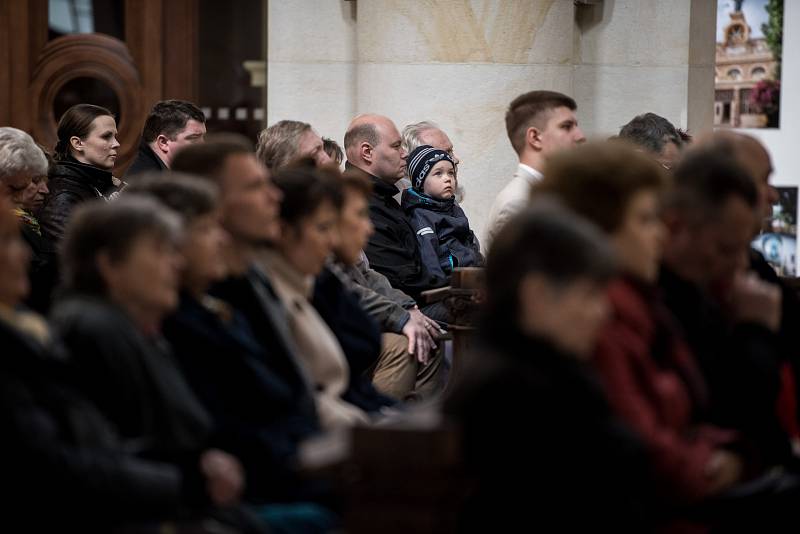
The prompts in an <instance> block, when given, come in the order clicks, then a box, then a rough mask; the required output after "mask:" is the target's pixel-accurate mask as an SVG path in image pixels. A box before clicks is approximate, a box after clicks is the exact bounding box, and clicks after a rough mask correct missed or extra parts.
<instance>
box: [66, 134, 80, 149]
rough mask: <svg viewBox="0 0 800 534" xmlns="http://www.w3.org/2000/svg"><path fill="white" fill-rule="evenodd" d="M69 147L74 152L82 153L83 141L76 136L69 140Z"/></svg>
mask: <svg viewBox="0 0 800 534" xmlns="http://www.w3.org/2000/svg"><path fill="white" fill-rule="evenodd" d="M69 145H70V146H71V147H72V149H73V150H74V151H75V152H83V141H82V140H81V138H80V137H78V136H77V135H73V136H72V137H70V138H69Z"/></svg>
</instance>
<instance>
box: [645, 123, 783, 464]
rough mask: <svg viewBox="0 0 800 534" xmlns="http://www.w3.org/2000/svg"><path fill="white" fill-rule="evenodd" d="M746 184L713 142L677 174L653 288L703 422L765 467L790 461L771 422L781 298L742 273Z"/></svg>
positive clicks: (751, 199) (752, 204) (747, 231)
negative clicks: (700, 383)
mask: <svg viewBox="0 0 800 534" xmlns="http://www.w3.org/2000/svg"><path fill="white" fill-rule="evenodd" d="M756 215H757V191H756V186H755V184H754V182H753V180H752V178H751V177H750V176H749V175H748V174H747V173H746V172H745V171H744V170H743V169H742V168H741V167H740V166H739V165H738V164H737V163H736V162H735V161H733V160H732V158H731V157H730V150H729V149H728V148H727V147H726V146H724V145H722V144H720V143H719V140H718V139H712V140H711V141H709V142H708V143H705V144H701V145H700V146H698V147H696V148H694V149H693V150H692V151H690V152H688V153H687V155H686V156H685V157H684V159H683V160H682V162H681V163H680V164H679V165H678V167H677V168H676V170H675V188H674V191H673V192H672V195H671V198H670V201H669V203H668V205H667V207H666V209H665V213H664V220H665V223H666V226H667V228H668V230H669V231H668V236H667V239H666V242H665V247H664V265H663V267H662V272H661V276H660V280H659V285H660V286H661V289H662V290H663V293H664V300H665V303H666V304H667V306H668V307H669V308H670V311H672V313H673V315H674V316H675V318H676V319H678V321H679V322H680V323H681V326H682V327H683V330H684V332H685V334H686V340H687V341H688V343H689V345H690V347H691V349H692V351H693V352H694V353H695V356H696V357H697V360H698V363H699V364H700V366H701V369H702V371H703V373H704V375H705V378H706V381H707V382H708V384H709V388H710V395H711V398H710V401H711V403H710V409H711V414H710V416H711V418H712V420H713V421H715V422H716V423H718V424H720V425H725V426H728V427H730V428H736V429H738V430H740V431H741V432H742V433H743V434H744V435H745V437H747V438H749V441H750V442H751V443H752V444H753V445H755V447H756V449H757V451H758V452H759V453H760V454H761V457H762V460H763V461H764V462H765V463H766V464H768V465H773V464H781V463H784V464H785V463H790V462H791V453H790V449H789V441H788V438H787V436H786V434H785V432H784V431H783V429H782V428H781V427H780V424H779V423H778V420H777V417H776V412H775V403H776V399H777V396H778V391H779V388H780V374H779V366H780V355H779V348H778V337H777V335H776V332H777V331H778V328H779V325H780V320H781V296H780V291H779V290H778V289H777V288H776V287H774V286H772V285H769V284H767V283H764V282H762V281H761V280H759V279H758V277H757V276H755V274H754V273H752V272H748V269H749V249H750V240H751V238H752V235H753V234H752V231H753V227H754V224H755V221H756Z"/></svg>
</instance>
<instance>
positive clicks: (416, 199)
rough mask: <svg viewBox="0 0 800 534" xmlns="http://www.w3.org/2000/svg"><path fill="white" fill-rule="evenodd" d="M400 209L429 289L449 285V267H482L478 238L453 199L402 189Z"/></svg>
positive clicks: (450, 270)
mask: <svg viewBox="0 0 800 534" xmlns="http://www.w3.org/2000/svg"><path fill="white" fill-rule="evenodd" d="M402 206H403V210H404V211H405V212H406V215H407V216H408V218H409V220H410V221H411V227H412V228H413V230H414V232H415V234H416V236H417V242H418V243H419V253H420V259H421V260H422V265H423V267H424V269H425V270H426V272H427V274H428V279H429V281H430V284H431V285H430V287H431V288H435V287H442V286H446V285H447V284H448V283H450V273H451V272H452V271H453V267H480V266H482V265H483V256H482V255H481V246H480V244H479V243H478V238H477V237H475V233H474V232H473V231H472V230H470V228H469V221H468V220H467V216H466V215H465V214H464V210H462V209H461V208H460V207H459V206H458V205H457V204H456V203H455V200H454V199H452V198H451V199H449V200H437V199H435V198H432V197H429V196H428V195H425V194H423V193H419V192H417V191H415V190H414V189H406V190H405V191H403V197H402Z"/></svg>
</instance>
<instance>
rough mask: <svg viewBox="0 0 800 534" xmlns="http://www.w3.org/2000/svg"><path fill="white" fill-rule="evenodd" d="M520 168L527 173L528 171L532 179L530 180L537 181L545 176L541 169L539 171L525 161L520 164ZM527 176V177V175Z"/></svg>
mask: <svg viewBox="0 0 800 534" xmlns="http://www.w3.org/2000/svg"><path fill="white" fill-rule="evenodd" d="M519 168H520V169H521V170H523V171H525V173H527V174H529V175H530V176H531V180H529V181H532V182H537V181H539V180H541V179H542V178H544V175H543V174H542V173H540V172H539V171H537V170H536V169H534V168H533V167H531V166H530V165H525V164H524V163H520V164H519ZM525 178H527V176H526V177H525Z"/></svg>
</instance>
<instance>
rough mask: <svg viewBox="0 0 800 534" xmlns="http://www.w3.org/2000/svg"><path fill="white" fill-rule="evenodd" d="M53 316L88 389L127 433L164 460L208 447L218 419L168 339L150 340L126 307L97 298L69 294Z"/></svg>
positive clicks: (121, 431) (124, 432) (59, 333)
mask: <svg viewBox="0 0 800 534" xmlns="http://www.w3.org/2000/svg"><path fill="white" fill-rule="evenodd" d="M51 319H52V323H53V327H54V330H55V332H56V333H57V335H58V337H59V338H60V339H62V340H63V342H64V344H65V345H66V347H67V348H68V349H69V351H70V353H71V354H72V355H73V359H74V362H75V365H76V368H77V369H78V373H79V376H80V381H79V385H80V387H81V390H82V391H83V392H85V393H86V395H87V396H88V397H89V399H90V400H91V401H92V402H93V403H94V404H95V405H96V406H98V407H99V408H100V409H101V410H102V411H103V413H104V414H105V416H106V417H107V418H108V419H110V420H111V421H112V422H113V423H114V424H115V425H116V427H117V429H118V431H119V432H120V434H121V435H122V436H123V437H124V438H126V439H130V440H134V439H135V440H140V442H141V445H142V447H143V448H145V449H148V450H152V451H154V453H156V454H159V455H165V456H164V457H168V456H170V455H173V454H174V455H182V454H184V453H185V452H186V451H197V450H201V449H203V448H205V446H206V444H207V441H208V438H209V437H210V434H211V430H212V428H211V418H210V416H209V415H208V413H207V412H206V410H205V409H204V408H203V406H202V404H201V403H200V401H199V400H198V399H197V397H195V395H194V393H193V392H192V391H191V389H190V388H189V385H188V384H187V383H186V380H185V378H184V377H183V374H182V372H181V370H180V368H179V367H178V365H177V363H176V362H175V360H174V358H173V357H172V355H171V354H170V351H169V346H168V345H167V343H166V342H165V341H164V340H163V339H160V338H158V337H151V338H147V337H145V336H144V335H143V334H142V333H141V332H140V331H139V329H138V328H137V327H136V326H135V325H134V323H133V322H132V321H131V320H130V319H129V318H128V316H127V315H126V314H125V313H124V312H123V311H122V310H121V309H120V308H118V307H117V306H115V305H113V304H111V303H110V302H108V301H107V300H105V299H101V298H96V297H88V296H70V297H67V298H66V299H64V300H62V301H59V302H57V303H56V305H55V306H54V307H53V312H52V317H51Z"/></svg>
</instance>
